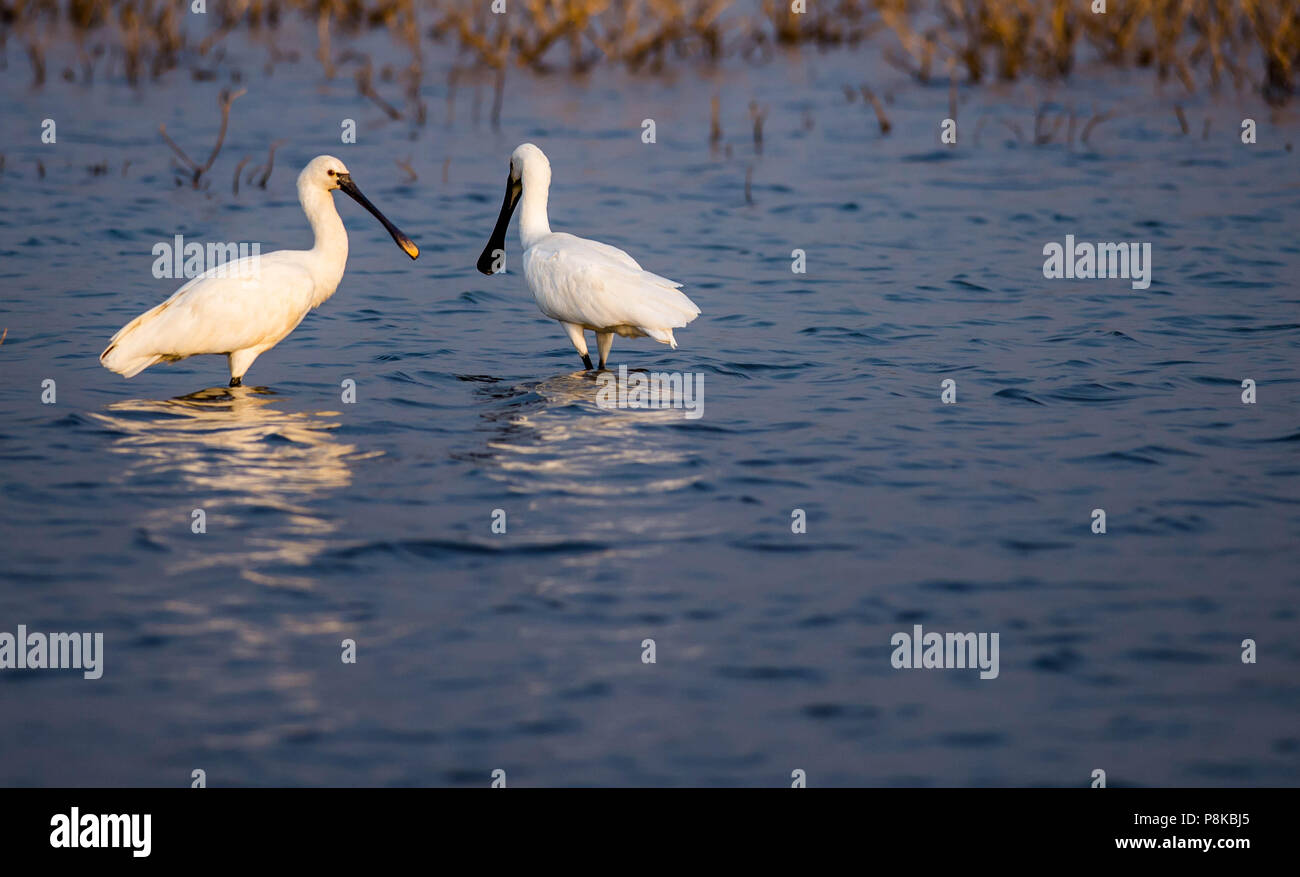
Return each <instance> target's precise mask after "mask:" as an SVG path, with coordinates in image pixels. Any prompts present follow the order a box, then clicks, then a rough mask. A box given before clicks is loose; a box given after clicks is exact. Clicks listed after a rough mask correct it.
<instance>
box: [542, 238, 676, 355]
mask: <svg viewBox="0 0 1300 877" xmlns="http://www.w3.org/2000/svg"><path fill="white" fill-rule="evenodd" d="M552 237H559V236H558V235H553V236H552ZM565 237H568V238H569V240H559V241H554V242H553V241H552V239H551V238H546V239H543V240H542V241H541V242H539V243H537V244H534V245H533V246H532V247H531V248H530V249H529V250H528V251H527V252H526V253H525V254H524V273H525V275H526V276H527V279H528V285H529V287H530V288H531V289H532V290H533V296H534V297H535V298H536V299H537V304H538V307H540V308H541V310H542V313H544V314H546V315H547V316H548V317H551V318H552V319H555V320H560V321H562V322H566V323H574V324H576V325H579V326H587V327H590V328H594V329H612V328H614V327H616V326H632V327H635V328H638V329H641V330H643V331H644V332H645V333H646V334H647V335H650V336H651V337H659V336H660V335H664V334H665V333H664V332H663V331H662V330H667V329H675V328H679V327H681V326H685V325H686V324H687V323H689V322H690V321H691V320H693V319H695V318H696V317H697V316H699V313H700V309H699V308H698V307H696V306H695V302H693V301H691V300H690V299H689V298H687V297H686V295H685V294H684V293H682V292H680V291H678V287H680V286H681V284H680V283H677V282H676V281H673V280H669V279H668V278H666V277H660V276H659V275H658V274H652V273H650V272H649V271H644V270H642V269H641V268H640V266H637V265H636V262H635V261H633V260H632V257H631V256H628V255H627V254H626V253H624V252H623V251H622V250H619V249H617V248H615V247H610V246H608V245H606V244H600V245H599V247H593V246H591V244H595V243H597V242H596V241H586V240H583V239H582V238H572V237H571V236H567V235H566V236H565ZM575 242H576V243H575ZM609 250H612V251H613V252H614V253H617V254H618V256H612V255H610V254H609V253H608V252H607V251H609ZM620 256H621V257H622V258H619V257H620ZM628 263H631V264H630V265H629V264H628ZM667 337H670V334H669V335H668V336H667Z"/></svg>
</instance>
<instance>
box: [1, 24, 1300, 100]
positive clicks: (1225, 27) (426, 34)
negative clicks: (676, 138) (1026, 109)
mask: <svg viewBox="0 0 1300 877" xmlns="http://www.w3.org/2000/svg"><path fill="white" fill-rule="evenodd" d="M199 6H201V7H202V8H203V9H204V10H205V11H204V14H202V15H199V14H197V13H196V10H197V8H198V7H199ZM1097 6H1105V8H1106V11H1105V12H1104V13H1103V12H1094V7H1097ZM494 8H496V9H500V8H504V9H505V10H506V11H505V13H504V14H498V13H497V12H494ZM793 8H802V9H804V10H806V11H803V12H796V11H793ZM290 19H297V20H299V21H305V22H307V23H308V24H309V25H311V29H312V30H314V38H315V42H316V48H315V52H314V55H315V57H316V58H317V59H318V60H319V62H320V64H321V65H322V68H323V70H324V72H325V74H326V75H327V76H329V77H333V76H334V75H335V74H336V72H337V69H338V68H339V67H340V66H342V65H343V64H344V63H346V61H348V60H349V53H348V52H346V51H344V52H339V51H338V49H337V48H336V47H335V45H334V44H333V42H332V38H333V37H334V36H336V35H339V34H355V33H358V32H360V31H362V30H367V29H375V28H383V29H387V30H388V31H390V32H391V33H392V34H393V36H394V38H395V39H396V40H397V41H398V43H399V44H401V45H403V46H405V47H406V48H407V50H408V51H409V55H410V58H411V61H410V68H409V71H408V72H409V74H410V80H413V81H418V77H419V75H420V73H421V69H422V65H423V62H422V44H423V43H425V42H426V41H434V42H440V43H445V44H450V45H451V46H453V47H454V48H455V49H456V50H457V53H458V56H459V60H458V62H457V69H463V68H473V67H485V68H489V69H492V70H497V71H502V72H503V71H505V70H506V69H507V68H511V67H523V68H528V69H532V70H535V71H539V72H547V71H570V72H576V73H582V72H586V71H589V70H592V69H593V68H596V67H597V66H599V65H611V64H612V65H620V66H622V67H625V68H627V69H629V70H632V71H645V72H651V73H654V72H660V71H663V70H665V69H666V68H669V67H670V66H673V65H680V64H683V63H693V62H702V63H715V62H721V61H724V60H726V59H731V58H739V59H743V60H746V61H762V60H765V59H767V58H770V57H771V56H772V55H773V54H774V53H775V52H776V51H778V50H781V49H785V48H793V47H798V46H805V45H806V46H815V47H819V48H829V47H834V46H845V47H854V46H859V47H860V46H870V47H871V48H872V49H874V50H876V51H880V52H883V53H884V56H885V57H886V58H887V59H889V60H890V62H891V63H893V64H894V65H895V66H897V67H899V68H901V69H903V70H906V71H907V72H908V73H909V74H910V75H912V76H914V77H916V78H917V79H919V80H922V81H926V80H929V79H930V78H931V77H939V76H942V77H943V78H945V79H946V78H950V77H953V76H960V77H961V78H963V79H965V80H967V81H969V82H973V83H978V82H984V81H989V80H994V79H1000V80H1015V79H1019V78H1021V77H1025V76H1035V77H1039V78H1043V79H1061V78H1065V77H1069V76H1070V75H1071V74H1072V73H1074V72H1075V71H1076V70H1077V69H1078V68H1079V67H1080V66H1082V64H1084V63H1090V62H1101V63H1104V64H1110V65H1115V66H1121V67H1149V68H1152V69H1154V71H1155V72H1156V75H1157V76H1158V77H1159V78H1160V79H1162V80H1165V79H1173V80H1176V81H1178V82H1180V83H1182V85H1183V86H1184V87H1185V88H1186V89H1187V90H1188V91H1189V92H1190V91H1194V90H1195V89H1196V88H1198V87H1201V86H1208V87H1210V88H1212V89H1217V88H1219V87H1221V86H1222V85H1224V84H1225V83H1227V84H1230V85H1231V86H1232V87H1234V88H1236V89H1245V88H1254V89H1257V90H1258V91H1259V92H1260V93H1261V94H1263V95H1264V97H1265V98H1266V99H1268V100H1269V101H1271V102H1274V103H1281V102H1284V101H1285V100H1286V99H1287V98H1288V97H1290V96H1291V95H1292V94H1294V92H1295V89H1296V68H1297V66H1298V65H1300V0H1106V2H1103V0H794V2H791V0H496V2H493V0H0V48H3V49H4V57H5V58H6V64H7V65H9V66H12V64H13V58H12V55H13V54H14V53H15V50H17V52H19V53H21V54H22V55H25V56H26V58H27V60H28V62H29V64H30V66H31V70H32V81H33V84H35V85H41V84H43V83H44V81H45V79H46V77H47V69H46V68H47V64H48V61H47V54H48V50H49V49H50V47H51V46H52V45H55V44H59V43H61V41H63V40H68V41H70V43H71V45H72V47H73V49H74V51H75V61H74V62H70V63H68V64H67V65H66V66H64V67H63V68H62V69H61V70H59V71H57V75H60V76H62V77H63V78H64V79H68V80H74V81H75V80H77V79H81V80H83V81H88V80H90V79H91V78H92V77H93V76H94V75H95V72H96V68H97V67H101V66H103V67H107V69H108V70H109V71H111V72H108V73H104V72H102V71H101V75H120V76H122V77H124V78H125V79H127V80H128V81H129V82H131V83H132V84H138V83H139V82H141V81H142V80H146V79H148V78H151V77H154V78H156V77H158V76H161V75H163V74H165V73H167V72H168V71H170V70H173V69H176V68H178V67H188V68H189V69H190V70H191V71H192V72H193V73H194V75H195V76H196V77H199V78H205V77H207V78H210V77H211V76H212V75H214V74H213V73H212V69H211V68H212V66H213V58H212V56H213V53H214V51H219V49H218V47H219V45H220V43H221V41H222V40H223V39H224V38H225V37H226V36H227V35H228V34H230V33H232V32H236V31H249V32H255V33H260V32H269V33H274V32H275V31H276V30H277V29H278V28H279V27H280V26H281V25H282V24H284V23H286V22H287V21H289V20H290ZM268 45H269V46H270V49H269V50H270V52H271V53H272V58H271V63H277V62H281V61H285V60H294V59H297V58H298V57H300V56H299V53H298V52H296V51H294V52H287V51H284V50H283V49H281V48H280V47H279V46H278V44H277V43H276V42H275V41H274V40H270V41H268ZM353 60H355V58H354V59H353ZM366 60H368V59H366ZM356 75H357V77H358V87H359V88H360V89H361V90H362V91H363V93H364V92H365V91H366V89H367V88H368V87H369V83H370V77H371V75H372V74H371V72H370V68H369V66H366V67H364V69H363V71H361V72H358V73H357V74H356ZM372 96H373V95H372ZM390 109H391V110H392V112H390V115H394V114H396V113H399V112H400V111H398V110H397V109H396V108H390Z"/></svg>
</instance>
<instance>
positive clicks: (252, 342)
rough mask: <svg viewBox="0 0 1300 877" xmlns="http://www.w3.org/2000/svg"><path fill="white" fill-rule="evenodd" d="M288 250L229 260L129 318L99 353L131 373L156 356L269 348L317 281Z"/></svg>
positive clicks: (297, 318) (309, 300)
mask: <svg viewBox="0 0 1300 877" xmlns="http://www.w3.org/2000/svg"><path fill="white" fill-rule="evenodd" d="M296 255H297V254H296V253H295V252H294V251H291V250H280V251H277V252H274V253H267V254H265V255H262V256H254V257H249V258H247V259H239V260H236V261H233V262H228V263H226V264H225V265H223V266H221V267H219V268H212V269H210V270H208V271H207V272H205V273H203V274H200V275H199V276H198V277H195V278H194V279H193V280H191V281H190V282H189V283H186V284H185V285H184V286H182V287H181V288H180V289H178V290H177V291H176V292H175V293H174V294H173V295H172V296H171V298H169V299H167V300H166V301H165V302H163V303H162V304H160V305H158V306H157V307H155V308H153V309H151V310H148V311H145V312H144V313H143V314H141V315H140V316H138V317H136V318H135V319H134V320H132V321H131V322H129V323H127V324H126V325H125V326H123V327H122V329H121V330H120V331H119V332H118V333H117V334H116V335H114V336H113V337H112V339H111V340H110V341H109V344H108V348H107V349H106V350H105V351H104V352H103V353H102V354H100V357H99V359H100V362H102V363H103V364H104V366H105V367H106V368H109V369H112V370H113V371H115V372H118V373H120V374H123V375H126V376H127V377H132V376H133V375H136V374H139V373H140V372H141V371H143V370H144V369H146V368H148V367H149V366H151V365H153V364H154V363H156V362H158V361H159V360H161V359H184V358H185V357H187V356H195V355H198V354H202V353H230V352H232V351H235V350H244V349H246V348H250V347H260V346H264V345H265V346H269V345H271V344H274V343H275V342H276V341H279V340H280V339H281V338H283V337H284V336H285V335H288V334H289V333H290V332H292V331H293V329H294V327H295V326H297V325H298V323H299V322H301V321H302V318H303V317H304V316H305V315H306V314H307V312H308V311H309V310H311V308H312V307H313V306H314V304H315V303H314V301H313V297H314V292H315V287H316V284H315V281H314V279H313V277H312V274H311V272H310V271H309V270H308V269H307V267H306V266H305V265H303V264H302V262H301V261H300V260H298V259H297V258H295V257H296Z"/></svg>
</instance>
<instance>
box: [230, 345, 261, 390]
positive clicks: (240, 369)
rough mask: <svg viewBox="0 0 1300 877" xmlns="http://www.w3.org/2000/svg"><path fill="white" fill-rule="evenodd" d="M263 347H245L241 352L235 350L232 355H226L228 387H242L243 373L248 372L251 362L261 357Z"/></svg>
mask: <svg viewBox="0 0 1300 877" xmlns="http://www.w3.org/2000/svg"><path fill="white" fill-rule="evenodd" d="M265 349H266V348H264V347H245V348H244V349H243V350H236V351H234V352H233V353H228V354H226V359H227V360H228V361H229V362H230V386H232V387H242V386H243V385H244V372H246V371H248V368H249V366H251V365H252V364H253V360H255V359H257V358H258V357H259V356H261V355H262V351H263V350H265Z"/></svg>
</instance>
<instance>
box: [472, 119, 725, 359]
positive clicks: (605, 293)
mask: <svg viewBox="0 0 1300 877" xmlns="http://www.w3.org/2000/svg"><path fill="white" fill-rule="evenodd" d="M550 187H551V163H550V162H549V161H547V159H546V155H545V154H544V153H543V152H542V151H541V150H540V149H538V148H537V147H536V146H534V145H533V144H531V143H525V144H523V145H521V146H519V147H518V148H517V149H515V151H514V153H513V154H512V155H511V156H510V177H509V179H507V180H506V196H505V200H504V201H503V202H502V204H501V214H500V215H499V216H498V217H497V224H496V227H495V228H494V229H493V230H492V237H491V238H490V239H489V240H488V244H487V247H486V248H484V250H483V255H481V256H479V260H478V270H479V271H481V272H483V273H484V274H494V273H497V271H499V270H500V269H501V266H502V265H503V264H504V256H505V240H506V229H507V227H508V226H509V225H510V217H511V215H512V214H513V213H514V210H515V206H516V205H518V206H519V243H520V245H521V246H522V247H523V250H524V255H523V265H524V279H525V280H526V281H527V283H528V288H529V289H530V290H532V293H533V298H534V299H536V301H537V306H538V307H539V308H540V309H541V311H542V313H543V314H545V315H546V316H548V317H550V318H551V319H552V320H558V321H559V322H560V325H562V326H564V330H565V331H566V332H567V333H568V335H569V340H570V341H572V342H573V346H574V348H575V349H576V350H577V351H578V354H579V355H580V356H581V357H582V363H583V365H585V366H586V367H587V368H588V369H590V368H591V357H590V356H588V354H587V341H586V338H585V337H584V335H583V332H584V331H585V330H587V329H590V330H592V331H593V332H595V333H596V346H597V347H598V348H599V350H600V368H604V367H605V361H606V359H608V357H609V348H610V347H611V346H612V345H613V343H614V336H615V335H616V334H617V335H622V336H624V337H625V338H637V337H642V336H647V337H650V338H653V339H654V340H656V341H658V342H660V343H662V344H668V345H670V346H672V347H673V349H676V348H677V339H676V338H674V337H673V329H680V328H681V327H682V326H685V325H686V324H687V323H689V322H690V321H691V320H694V319H695V318H696V317H697V316H699V314H700V309H699V308H698V307H696V306H695V302H693V301H691V300H690V299H689V298H687V297H686V295H685V294H684V293H682V292H679V291H678V287H680V286H681V284H680V283H676V282H674V281H672V280H669V279H668V278H666V277H660V276H659V275H658V274H652V273H650V272H649V271H646V270H644V269H642V267H641V266H640V265H638V264H637V262H636V260H635V259H633V258H632V257H631V256H629V255H628V254H627V253H625V252H623V251H622V250H620V249H618V248H617V247H611V246H610V245H609V244H602V243H601V242H599V241H592V240H587V239H586V238H580V237H575V236H573V235H571V234H565V233H564V232H553V231H551V223H550V220H549V219H548V218H547V215H546V199H547V195H548V193H549V191H550Z"/></svg>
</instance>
